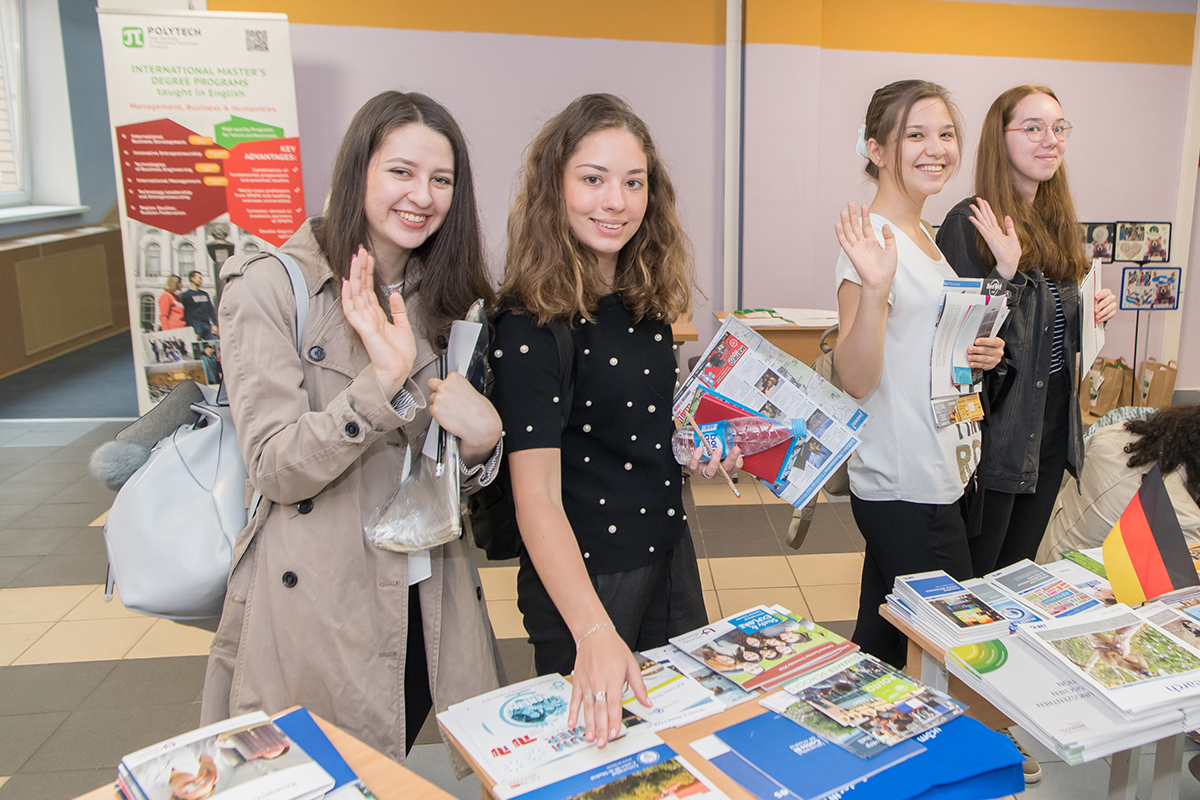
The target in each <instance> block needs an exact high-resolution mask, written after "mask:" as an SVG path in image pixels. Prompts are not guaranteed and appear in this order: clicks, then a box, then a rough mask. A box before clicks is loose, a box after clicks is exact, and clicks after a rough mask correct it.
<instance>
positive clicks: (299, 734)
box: [274, 708, 358, 791]
mask: <svg viewBox="0 0 1200 800" xmlns="http://www.w3.org/2000/svg"><path fill="white" fill-rule="evenodd" d="M274 722H275V727H277V728H279V730H281V731H283V732H284V733H286V734H287V735H288V738H289V739H291V740H292V741H293V742H295V743H296V744H298V745H300V749H301V750H303V751H304V752H305V753H308V757H309V758H311V759H312V760H313V761H315V762H317V763H318V764H320V765H321V769H323V770H325V771H326V772H328V773H329V777H331V778H333V788H334V789H337V788H339V787H341V786H342V785H343V784H347V783H353V782H354V781H356V780H358V776H357V775H355V774H354V770H352V769H350V765H349V764H347V763H346V759H344V758H342V754H341V753H339V752H338V751H337V748H336V747H334V746H333V742H331V741H329V737H328V736H326V735H325V732H324V731H323V730H321V728H320V727H319V726H318V725H317V721H316V720H315V719H313V718H312V715H311V714H309V713H308V709H305V708H297V709H296V710H295V711H291V712H289V713H287V714H284V715H283V716H281V717H276V718H275V719H274ZM330 791H333V789H331V790H330Z"/></svg>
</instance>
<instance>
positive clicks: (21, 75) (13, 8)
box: [0, 0, 33, 208]
mask: <svg viewBox="0 0 1200 800" xmlns="http://www.w3.org/2000/svg"><path fill="white" fill-rule="evenodd" d="M25 44H26V35H25V4H24V2H23V0H0V61H2V63H3V69H4V89H5V95H6V100H7V110H8V126H9V133H10V136H11V137H12V151H13V161H14V163H15V165H16V168H17V184H18V188H16V189H10V190H0V208H13V207H19V206H28V205H32V204H33V191H32V175H33V171H32V165H33V157H32V153H31V152H30V148H29V113H28V108H27V107H26V102H27V100H28V96H29V95H28V91H27V86H28V81H27V76H26V72H27V70H26V63H25V52H26V51H25Z"/></svg>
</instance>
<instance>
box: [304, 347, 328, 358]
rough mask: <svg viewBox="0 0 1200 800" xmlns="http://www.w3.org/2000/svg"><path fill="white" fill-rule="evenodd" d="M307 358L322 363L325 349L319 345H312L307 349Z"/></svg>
mask: <svg viewBox="0 0 1200 800" xmlns="http://www.w3.org/2000/svg"><path fill="white" fill-rule="evenodd" d="M308 357H309V358H311V359H312V360H313V361H323V360H324V359H325V348H324V347H321V345H319V344H314V345H313V346H312V347H310V348H308Z"/></svg>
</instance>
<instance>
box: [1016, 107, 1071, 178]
mask: <svg viewBox="0 0 1200 800" xmlns="http://www.w3.org/2000/svg"><path fill="white" fill-rule="evenodd" d="M1061 121H1063V110H1062V106H1060V105H1059V104H1058V101H1057V100H1055V99H1054V98H1053V97H1051V96H1050V95H1048V94H1031V95H1027V96H1025V97H1024V98H1023V99H1022V100H1021V102H1019V103H1017V105H1016V107H1015V108H1014V109H1013V114H1012V119H1010V120H1008V123H1007V124H1006V125H1005V126H1004V127H1005V128H1023V127H1025V126H1027V125H1032V124H1034V123H1040V124H1041V126H1042V128H1043V130H1044V131H1045V134H1044V135H1043V136H1042V139H1041V141H1039V142H1031V141H1029V136H1027V135H1026V133H1025V132H1024V131H1019V130H1017V131H1005V133H1004V141H1005V143H1006V144H1007V145H1008V165H1009V166H1010V167H1011V168H1012V179H1013V183H1014V184H1016V187H1017V191H1018V192H1020V193H1021V194H1022V195H1023V196H1024V197H1025V198H1026V199H1028V200H1029V201H1031V202H1032V200H1033V197H1034V195H1035V194H1037V188H1038V186H1039V185H1040V184H1041V183H1042V182H1043V181H1048V180H1050V179H1051V178H1052V177H1054V173H1055V172H1057V171H1058V168H1059V166H1061V165H1062V161H1063V155H1064V154H1065V153H1066V151H1067V143H1066V142H1060V141H1059V140H1058V139H1057V138H1056V137H1055V136H1054V132H1053V131H1052V130H1050V128H1051V126H1053V125H1054V123H1056V122H1061Z"/></svg>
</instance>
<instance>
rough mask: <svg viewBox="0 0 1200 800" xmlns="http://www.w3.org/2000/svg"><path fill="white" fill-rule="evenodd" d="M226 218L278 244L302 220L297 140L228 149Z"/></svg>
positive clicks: (302, 197) (302, 209) (282, 140)
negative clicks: (227, 205)
mask: <svg viewBox="0 0 1200 800" xmlns="http://www.w3.org/2000/svg"><path fill="white" fill-rule="evenodd" d="M225 174H226V175H228V176H229V195H228V196H229V221H230V222H232V223H233V224H234V225H237V226H238V227H239V228H242V229H244V230H246V231H249V232H250V233H253V234H254V235H255V236H258V237H259V238H261V239H265V240H266V241H268V242H270V243H271V244H273V245H276V246H279V245H282V244H283V243H284V242H286V241H287V240H288V238H290V237H291V235H292V234H293V233H295V232H296V231H297V230H298V229H299V227H300V226H301V224H303V223H304V180H303V178H302V177H301V173H300V140H299V139H298V138H295V137H293V138H290V139H267V140H264V141H260V142H243V143H242V144H239V145H236V146H235V147H234V148H233V149H232V150H230V151H229V161H228V162H226V165H225Z"/></svg>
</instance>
